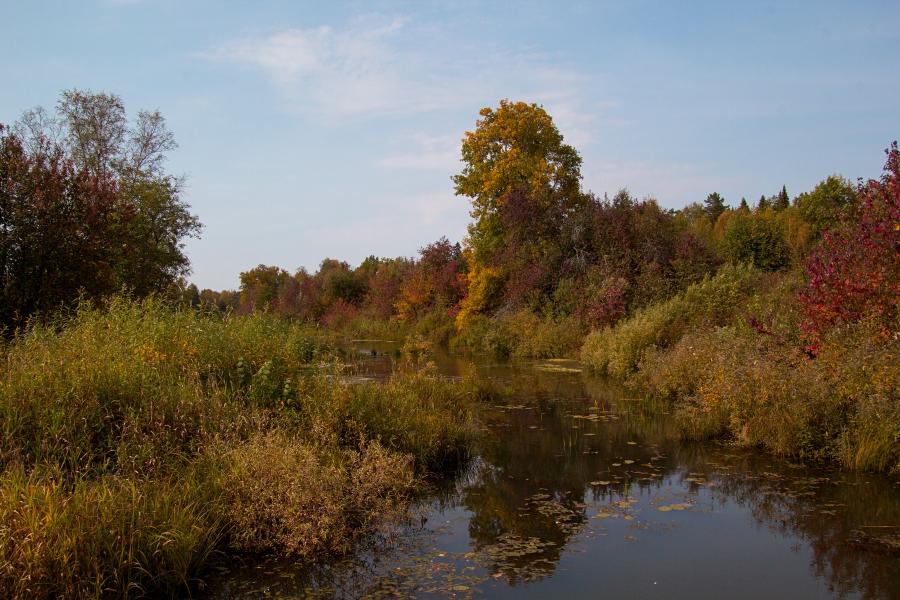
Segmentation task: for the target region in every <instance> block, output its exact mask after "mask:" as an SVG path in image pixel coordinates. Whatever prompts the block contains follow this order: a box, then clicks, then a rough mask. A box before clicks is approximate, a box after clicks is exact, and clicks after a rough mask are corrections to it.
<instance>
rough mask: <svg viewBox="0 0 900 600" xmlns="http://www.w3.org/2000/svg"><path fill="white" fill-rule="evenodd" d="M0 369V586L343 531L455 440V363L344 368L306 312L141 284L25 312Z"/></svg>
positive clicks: (85, 589)
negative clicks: (192, 299)
mask: <svg viewBox="0 0 900 600" xmlns="http://www.w3.org/2000/svg"><path fill="white" fill-rule="evenodd" d="M3 353H4V369H3V374H2V379H0V467H2V479H0V532H2V535H0V595H2V596H3V597H8V598H49V597H123V596H139V595H158V594H163V595H171V594H175V595H178V594H185V593H188V591H189V590H190V589H192V587H193V586H195V585H196V583H197V582H198V581H199V579H200V578H202V576H203V570H204V566H205V565H206V564H207V562H208V560H209V558H210V557H211V556H212V555H213V554H216V553H220V552H241V553H251V554H253V553H268V554H280V555H290V556H293V557H295V558H296V559H298V560H301V561H302V560H306V559H310V558H312V557H316V558H317V559H321V558H322V557H324V556H327V555H334V554H341V553H344V552H347V551H348V550H350V549H351V548H352V547H353V546H354V544H355V543H356V541H357V540H359V539H360V537H362V536H365V535H366V534H367V532H369V531H371V530H372V528H373V527H375V526H376V525H377V524H378V523H379V522H380V521H382V520H383V519H385V518H387V517H390V516H391V515H396V514H397V513H398V511H399V512H402V511H403V507H404V506H405V504H406V503H407V502H408V501H409V500H410V499H411V498H413V497H414V496H415V495H416V494H417V493H419V491H420V490H421V489H422V485H423V482H424V480H425V479H426V478H427V477H428V476H429V474H430V473H436V472H445V471H447V470H452V469H453V468H454V467H455V466H456V465H459V464H461V463H462V462H464V461H465V460H466V458H467V457H468V455H469V453H470V451H471V444H472V441H473V439H474V436H475V434H476V429H475V424H474V417H473V415H472V412H471V408H470V407H471V402H472V398H473V397H474V396H477V395H478V394H479V391H478V390H477V389H476V387H475V386H474V385H473V384H472V383H470V382H467V381H447V380H444V379H440V378H438V377H436V376H434V375H433V374H430V373H428V372H427V370H426V371H421V370H418V371H417V370H415V369H410V370H408V371H407V372H405V373H402V374H397V375H395V376H394V377H392V378H391V379H390V380H388V381H386V382H381V383H379V382H368V383H361V384H351V383H348V382H347V381H346V378H345V377H344V372H343V371H342V368H341V363H340V361H339V360H338V359H337V355H336V352H335V351H334V349H333V346H332V345H331V344H330V341H329V340H328V339H326V338H325V337H324V336H323V334H321V332H317V331H316V330H314V329H309V328H306V327H303V326H299V325H295V324H291V323H289V322H287V321H284V320H282V319H278V318H275V317H271V316H267V315H252V316H246V317H232V316H226V317H222V316H218V315H209V314H203V313H200V312H197V311H194V310H177V311H175V310H171V309H170V308H167V307H166V306H164V305H162V304H160V303H157V302H155V301H153V300H147V301H143V302H138V303H136V302H130V301H127V300H121V299H119V300H113V301H111V302H110V303H109V305H108V306H106V307H104V308H102V309H96V308H89V307H84V306H83V307H81V308H79V309H78V310H77V311H75V312H74V313H73V314H71V315H69V316H66V317H60V318H58V319H57V320H55V321H53V322H51V323H49V324H46V325H37V326H34V327H32V328H31V329H29V330H27V331H25V332H23V333H21V334H20V335H18V336H17V337H16V338H15V339H13V340H11V341H9V342H7V343H6V344H5V346H4V348H3Z"/></svg>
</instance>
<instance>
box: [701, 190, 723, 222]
mask: <svg viewBox="0 0 900 600" xmlns="http://www.w3.org/2000/svg"><path fill="white" fill-rule="evenodd" d="M726 208H728V207H727V206H726V205H725V199H724V198H722V196H720V195H719V193H718V192H713V193H712V194H710V195H709V196H707V197H706V200H704V201H703V210H704V211H706V214H707V216H708V217H709V220H710V221H711V222H713V223H715V222H716V220H717V219H718V218H719V215H721V214H722V213H723V212H725V209H726Z"/></svg>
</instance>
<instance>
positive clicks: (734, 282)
mask: <svg viewBox="0 0 900 600" xmlns="http://www.w3.org/2000/svg"><path fill="white" fill-rule="evenodd" d="M761 281H762V276H761V273H760V272H759V271H757V270H755V269H754V268H752V267H749V266H746V265H725V266H723V267H722V268H721V269H720V270H719V272H718V273H717V274H716V275H715V276H714V277H706V278H704V279H703V281H701V282H699V283H696V284H694V285H691V286H690V287H688V288H687V290H685V292H684V293H682V294H679V295H677V296H675V297H674V298H672V299H670V300H668V301H666V302H663V303H660V304H653V305H650V306H648V307H646V308H644V309H641V310H639V311H637V312H636V313H635V314H634V315H633V316H632V317H630V318H628V319H626V320H624V321H620V322H619V323H618V324H617V325H615V326H613V327H606V328H604V329H600V330H596V331H592V332H591V333H590V334H589V335H588V336H587V338H586V339H585V342H584V345H583V346H582V348H581V359H582V360H583V361H584V362H585V363H586V364H587V365H588V366H590V367H591V368H592V369H594V370H596V371H599V372H603V373H608V374H610V375H614V376H617V377H625V376H627V375H628V374H630V373H631V372H633V371H634V370H635V368H636V367H637V366H638V364H639V363H640V362H641V360H642V359H643V357H644V355H645V354H646V353H647V351H648V350H649V349H651V348H665V347H667V346H669V345H671V344H673V343H674V342H676V341H678V339H680V338H681V336H682V335H683V334H684V333H685V332H686V331H687V330H688V328H689V327H692V326H698V325H703V324H709V325H718V324H725V323H728V322H729V321H730V320H731V318H732V316H733V315H734V313H735V311H737V310H738V309H739V307H740V306H741V305H742V303H744V302H746V300H747V298H749V297H750V295H751V294H752V292H753V290H755V289H757V288H758V286H759V285H760V283H761Z"/></svg>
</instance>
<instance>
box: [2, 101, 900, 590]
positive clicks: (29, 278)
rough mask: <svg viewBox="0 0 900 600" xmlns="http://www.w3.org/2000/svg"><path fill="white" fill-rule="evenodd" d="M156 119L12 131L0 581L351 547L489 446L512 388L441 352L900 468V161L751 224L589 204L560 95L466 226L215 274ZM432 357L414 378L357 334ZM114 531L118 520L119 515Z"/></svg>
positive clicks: (92, 108)
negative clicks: (370, 362)
mask: <svg viewBox="0 0 900 600" xmlns="http://www.w3.org/2000/svg"><path fill="white" fill-rule="evenodd" d="M175 148H176V143H175V139H174V136H173V134H172V133H171V132H170V131H169V130H168V128H167V126H166V122H165V119H164V118H163V116H162V115H161V114H160V113H159V112H157V111H142V112H139V113H138V114H137V116H136V117H134V118H129V117H128V115H127V113H126V112H125V108H124V105H123V102H122V101H121V99H120V98H119V97H117V96H116V95H114V94H108V93H93V92H88V91H79V90H70V91H66V92H64V93H63V94H62V96H61V98H60V100H59V102H58V104H57V106H56V107H55V109H54V110H45V109H34V110H32V111H29V112H27V113H25V114H24V115H22V116H21V118H19V119H18V120H17V121H16V122H14V123H13V124H12V125H10V126H8V127H6V126H0V267H2V271H0V273H2V275H0V276H2V286H0V326H2V332H3V336H2V342H0V344H2V352H3V354H4V363H3V364H4V368H3V370H2V375H0V469H2V479H0V534H3V535H2V536H0V595H3V596H5V597H13V598H19V597H21V598H24V597H57V596H67V597H104V596H127V595H141V594H155V593H168V594H178V593H181V592H183V591H184V590H188V589H196V586H197V585H198V582H199V581H200V580H201V579H202V573H203V572H204V568H205V565H206V564H207V562H208V561H209V560H210V557H212V556H213V555H215V554H216V553H217V552H222V551H227V552H249V553H267V552H274V553H279V554H284V555H291V556H300V557H303V558H306V559H309V558H311V557H318V556H323V555H327V554H341V553H346V552H347V551H348V550H349V549H351V548H352V547H353V546H354V544H355V543H357V542H358V540H359V539H360V538H361V537H363V536H365V535H368V534H370V533H371V532H372V531H373V530H375V529H376V528H377V524H378V523H379V522H380V520H381V519H382V518H383V517H384V516H385V515H387V514H389V513H391V512H392V511H398V510H402V507H404V506H406V505H408V504H409V503H410V502H412V500H413V499H414V498H415V497H417V495H420V494H422V493H423V490H424V489H425V488H426V487H427V486H426V485H425V483H426V482H427V481H429V480H431V479H433V478H434V476H435V475H436V474H440V473H444V472H448V471H452V470H454V469H456V468H458V467H459V465H461V464H464V463H465V462H466V460H467V459H468V458H469V457H470V456H471V455H472V453H473V444H474V441H475V440H476V439H477V438H478V436H479V435H480V433H479V432H480V427H479V426H478V417H477V413H478V410H477V407H478V405H479V403H484V402H489V401H490V400H491V399H496V398H497V397H498V395H500V394H502V392H501V391H498V390H497V389H494V388H492V387H491V386H489V385H487V384H486V383H485V382H483V381H478V380H474V379H471V378H466V377H463V378H461V379H459V380H451V379H446V378H441V377H438V376H436V375H435V373H434V369H433V368H432V367H433V365H432V366H431V367H430V366H429V364H428V356H429V354H430V353H431V352H432V351H434V349H438V348H440V349H443V351H448V352H451V353H454V354H462V355H489V356H492V357H496V358H497V359H501V360H506V359H509V360H516V359H558V358H573V359H578V360H579V361H580V362H581V363H582V364H583V365H585V367H586V368H588V369H590V370H592V371H593V372H595V373H597V374H600V375H603V376H606V377H610V378H613V379H615V380H616V381H619V382H622V383H623V384H624V385H625V386H627V387H628V389H630V390H633V392H634V394H637V395H640V396H641V397H647V398H651V399H653V400H656V401H659V402H662V403H664V404H665V406H668V407H671V410H672V411H673V413H674V415H675V421H676V423H677V427H678V431H679V435H681V436H682V437H683V438H684V439H690V440H706V439H716V440H727V441H728V443H730V444H734V445H735V446H737V447H747V448H756V449H762V450H765V451H767V452H769V453H771V454H773V455H774V456H777V457H781V458H783V459H785V460H801V461H811V462H823V463H828V464H836V465H839V466H841V467H842V468H846V469H850V470H859V471H873V472H879V473H885V474H890V475H892V476H895V475H898V474H900V402H898V397H900V361H898V360H897V356H898V351H900V328H898V324H900V311H898V301H900V150H898V147H897V144H896V142H894V143H892V144H890V145H889V147H888V148H887V149H886V151H885V156H884V157H878V156H873V157H872V161H873V163H878V162H879V161H882V162H883V165H884V167H883V172H882V175H881V176H880V177H879V178H877V179H871V180H867V181H864V180H857V181H853V180H849V179H846V178H845V177H843V176H841V175H838V174H823V177H824V178H823V179H822V180H821V181H820V182H819V183H818V184H817V185H815V186H814V187H813V188H812V189H810V190H805V191H802V192H800V193H797V194H796V195H791V193H789V191H788V190H787V189H786V188H785V187H782V188H781V189H780V190H779V189H775V190H772V194H771V195H770V196H763V197H760V198H759V199H756V200H751V201H748V200H746V199H744V198H741V199H740V200H739V202H735V203H734V204H736V206H733V205H730V204H729V203H728V202H726V199H725V198H723V197H722V196H721V195H720V194H719V193H716V192H715V191H712V192H711V193H709V195H708V196H706V198H705V199H702V201H701V199H698V202H695V203H692V204H689V205H687V206H685V207H683V208H681V209H677V210H674V209H668V208H663V206H661V204H660V202H658V201H657V200H656V199H654V198H649V197H648V198H635V197H633V196H632V195H631V194H630V193H629V192H628V191H627V190H621V191H619V192H618V193H616V194H615V195H614V196H612V197H611V198H610V197H608V196H606V195H604V196H602V197H601V196H598V195H596V194H594V193H592V192H591V191H589V190H584V189H583V188H582V183H581V181H582V176H581V167H582V159H581V156H580V155H579V153H578V151H577V150H576V149H575V148H573V147H572V146H570V145H568V144H567V143H566V142H565V140H564V139H563V136H562V134H561V133H560V131H559V129H558V128H557V126H556V125H555V124H554V121H553V119H552V117H551V115H550V114H548V113H547V112H546V111H545V110H544V108H542V107H541V106H540V105H537V104H533V103H526V102H516V101H509V100H501V101H500V102H499V104H498V105H497V106H496V107H493V108H484V109H482V110H481V112H480V115H479V117H478V119H477V121H476V122H475V124H474V128H473V129H472V130H471V131H468V132H465V133H464V135H463V137H462V143H461V157H462V164H463V168H462V170H461V172H459V173H457V174H453V175H452V181H453V184H454V186H455V192H456V194H457V195H458V196H459V197H460V202H468V203H469V206H470V214H471V224H470V225H469V229H468V235H467V236H466V238H465V239H463V240H459V241H451V240H448V239H447V238H441V239H438V240H436V241H434V242H433V243H430V244H428V245H426V246H424V247H422V248H421V249H419V250H418V254H417V255H415V256H414V257H396V258H384V257H377V256H370V257H368V258H366V259H365V260H364V261H362V263H360V264H359V265H357V266H352V265H350V264H348V263H346V262H343V261H341V260H339V259H333V258H327V259H325V260H323V261H322V262H321V264H320V265H319V267H318V270H317V271H315V272H309V271H307V270H306V269H303V268H301V269H298V270H296V271H295V272H293V273H292V272H290V271H288V270H286V269H284V268H281V267H278V266H267V265H259V266H258V267H256V268H253V269H251V270H248V271H245V272H242V273H240V276H239V281H240V286H239V289H237V290H220V291H216V290H209V289H203V290H199V289H198V288H197V286H195V285H193V284H190V283H189V277H190V264H189V260H188V257H187V256H186V253H185V251H184V242H185V240H186V239H187V238H189V237H192V236H198V235H200V233H201V224H200V219H199V218H198V216H196V215H194V214H192V212H191V209H190V207H189V206H188V204H187V203H186V201H185V200H184V194H183V180H182V179H181V178H180V177H179V176H177V175H173V174H171V173H169V172H168V171H167V170H166V160H165V159H166V156H167V154H168V153H169V152H171V151H172V150H174V149H175ZM350 339H388V340H395V341H399V342H401V343H403V344H404V346H403V352H402V357H403V358H402V361H403V364H404V365H405V367H404V368H402V369H399V370H398V371H397V372H396V373H395V374H394V375H393V376H392V377H391V378H390V379H388V380H387V381H386V382H366V383H362V384H359V385H357V384H351V383H348V382H346V381H344V379H343V378H342V376H341V373H342V368H343V367H342V364H343V363H344V362H345V360H344V359H345V356H344V354H343V351H342V350H341V341H342V340H350ZM92 523H102V526H99V527H98V526H92V525H91V524H92Z"/></svg>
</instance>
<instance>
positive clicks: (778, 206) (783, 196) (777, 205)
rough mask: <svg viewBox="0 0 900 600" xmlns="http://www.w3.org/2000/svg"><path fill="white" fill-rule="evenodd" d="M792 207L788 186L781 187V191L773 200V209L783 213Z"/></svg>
mask: <svg viewBox="0 0 900 600" xmlns="http://www.w3.org/2000/svg"><path fill="white" fill-rule="evenodd" d="M790 205H791V197H790V196H788V193H787V186H784V185H783V186H781V191H780V192H778V194H776V195H775V197H774V198H773V199H772V208H774V209H775V210H777V211H782V210H784V209H786V208H787V207H789V206H790Z"/></svg>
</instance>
